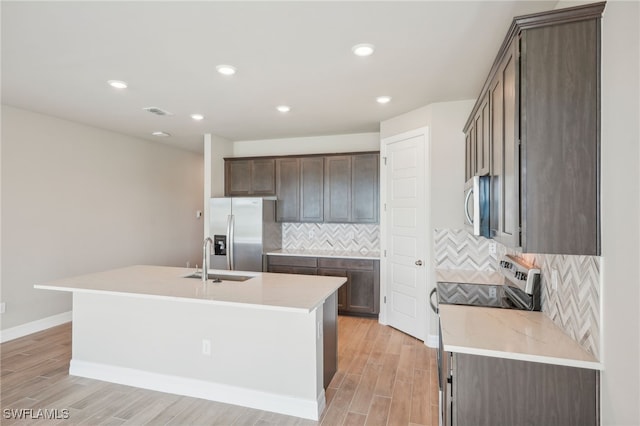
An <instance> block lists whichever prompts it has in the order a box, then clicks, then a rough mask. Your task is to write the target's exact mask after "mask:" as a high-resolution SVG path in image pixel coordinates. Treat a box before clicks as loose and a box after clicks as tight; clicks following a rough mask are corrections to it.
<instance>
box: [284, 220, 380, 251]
mask: <svg viewBox="0 0 640 426" xmlns="http://www.w3.org/2000/svg"><path fill="white" fill-rule="evenodd" d="M282 248H283V249H285V250H327V251H330V250H335V251H353V252H359V253H362V254H366V253H370V252H379V251H380V227H379V225H378V224H371V225H369V224H359V223H358V224H356V223H283V224H282Z"/></svg>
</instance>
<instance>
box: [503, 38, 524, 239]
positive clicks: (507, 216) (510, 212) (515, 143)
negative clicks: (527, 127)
mask: <svg viewBox="0 0 640 426" xmlns="http://www.w3.org/2000/svg"><path fill="white" fill-rule="evenodd" d="M518 40H519V39H518V38H516V39H514V42H513V43H512V46H511V48H510V50H509V53H508V54H507V56H506V58H505V60H504V62H503V64H504V65H503V67H502V68H501V69H502V81H503V90H504V95H503V96H504V104H503V117H504V125H503V126H504V127H503V128H504V135H503V138H504V141H503V143H504V148H503V151H502V152H503V155H504V158H503V169H502V170H503V174H504V179H503V182H504V188H503V190H502V191H503V192H502V196H503V199H504V203H503V207H502V209H503V212H502V215H503V217H504V221H503V223H502V225H501V226H502V229H501V239H502V242H503V243H504V244H507V245H509V246H511V247H517V246H519V245H520V147H519V144H520V126H519V123H520V110H519V108H518V102H519V94H518V88H519V85H520V83H519V81H518V78H519V69H518V67H519V65H518V55H517V49H518V48H519V46H518V44H519V42H518Z"/></svg>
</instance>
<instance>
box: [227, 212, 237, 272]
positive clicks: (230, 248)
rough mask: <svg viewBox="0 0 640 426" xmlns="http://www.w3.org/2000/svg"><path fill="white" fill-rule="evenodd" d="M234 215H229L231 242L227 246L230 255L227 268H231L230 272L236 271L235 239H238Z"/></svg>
mask: <svg viewBox="0 0 640 426" xmlns="http://www.w3.org/2000/svg"><path fill="white" fill-rule="evenodd" d="M234 219H235V218H234V215H232V214H230V215H229V233H228V235H229V242H228V245H227V251H228V253H229V256H228V257H227V267H228V268H229V270H230V271H233V270H234V269H235V263H236V262H235V248H234V245H235V239H236V235H235V234H236V232H235V226H236V225H235V221H234Z"/></svg>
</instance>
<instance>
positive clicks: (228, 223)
mask: <svg viewBox="0 0 640 426" xmlns="http://www.w3.org/2000/svg"><path fill="white" fill-rule="evenodd" d="M275 215H276V207H275V201H274V200H266V199H263V198H250V197H246V198H235V197H233V198H226V197H225V198H212V199H211V200H210V205H209V233H210V234H211V235H210V237H211V238H212V239H213V250H212V251H213V253H212V255H211V262H210V265H211V268H213V269H225V270H237V271H256V272H261V271H262V270H263V255H264V254H265V253H267V252H269V251H272V250H277V249H279V248H281V246H282V226H281V224H280V223H278V222H276V216H275Z"/></svg>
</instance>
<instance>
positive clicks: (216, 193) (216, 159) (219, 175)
mask: <svg viewBox="0 0 640 426" xmlns="http://www.w3.org/2000/svg"><path fill="white" fill-rule="evenodd" d="M207 141H209V143H210V146H211V147H210V154H209V155H207V154H206V150H207ZM233 156H234V154H233V142H231V141H230V140H228V139H224V138H221V137H220V136H216V135H210V134H208V135H205V158H209V159H210V163H209V164H210V166H211V176H210V178H209V179H210V182H211V192H210V193H209V198H210V197H223V196H224V159H225V157H233Z"/></svg>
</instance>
